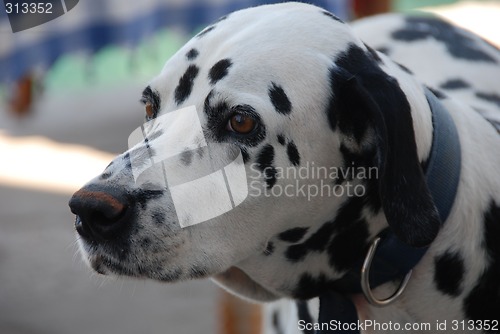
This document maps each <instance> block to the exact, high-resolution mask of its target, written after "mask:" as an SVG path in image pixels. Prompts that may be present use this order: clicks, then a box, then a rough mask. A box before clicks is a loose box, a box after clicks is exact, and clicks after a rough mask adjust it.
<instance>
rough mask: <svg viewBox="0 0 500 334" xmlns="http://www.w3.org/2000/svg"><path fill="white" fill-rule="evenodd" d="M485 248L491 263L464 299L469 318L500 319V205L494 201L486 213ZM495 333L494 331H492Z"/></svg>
mask: <svg viewBox="0 0 500 334" xmlns="http://www.w3.org/2000/svg"><path fill="white" fill-rule="evenodd" d="M483 237H484V241H483V244H484V248H485V250H486V253H487V254H488V257H487V258H488V260H489V265H488V266H487V267H486V270H485V271H484V272H483V273H482V274H481V276H480V277H479V279H478V281H477V283H476V286H475V287H474V288H473V289H472V291H471V292H470V293H469V295H468V296H467V298H466V299H465V301H464V309H465V314H466V316H467V318H469V319H472V320H487V319H488V320H498V319H500V242H498V240H500V206H499V205H498V204H496V203H494V202H493V201H492V202H491V204H490V206H489V208H488V211H487V212H486V213H485V214H484V235H483ZM491 333H493V332H491Z"/></svg>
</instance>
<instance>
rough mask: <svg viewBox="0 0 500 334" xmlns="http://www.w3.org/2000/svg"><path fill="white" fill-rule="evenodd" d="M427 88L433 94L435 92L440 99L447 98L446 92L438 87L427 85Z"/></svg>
mask: <svg viewBox="0 0 500 334" xmlns="http://www.w3.org/2000/svg"><path fill="white" fill-rule="evenodd" d="M427 89H429V90H430V91H431V92H432V94H434V95H435V96H436V97H437V98H438V99H440V100H443V99H445V98H446V94H445V93H443V92H442V91H440V90H438V89H436V88H432V87H427Z"/></svg>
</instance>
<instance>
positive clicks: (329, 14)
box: [321, 10, 344, 23]
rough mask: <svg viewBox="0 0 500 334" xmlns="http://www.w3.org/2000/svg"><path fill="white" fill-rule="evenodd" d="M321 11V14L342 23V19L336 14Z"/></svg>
mask: <svg viewBox="0 0 500 334" xmlns="http://www.w3.org/2000/svg"><path fill="white" fill-rule="evenodd" d="M321 13H323V15H326V16H328V17H329V18H331V19H333V20H335V21H337V22H340V23H344V21H342V20H341V19H340V18H339V17H338V16H337V15H334V14H332V13H330V12H328V11H326V10H324V11H322V12H321Z"/></svg>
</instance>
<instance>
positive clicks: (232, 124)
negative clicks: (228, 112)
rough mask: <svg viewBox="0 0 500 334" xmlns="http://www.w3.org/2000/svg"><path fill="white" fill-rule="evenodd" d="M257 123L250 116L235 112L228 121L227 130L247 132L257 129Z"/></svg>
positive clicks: (240, 132)
mask: <svg viewBox="0 0 500 334" xmlns="http://www.w3.org/2000/svg"><path fill="white" fill-rule="evenodd" d="M256 125H257V123H256V122H255V120H254V119H253V118H251V117H249V116H246V115H242V114H234V115H233V116H231V118H229V121H228V122H227V130H229V131H232V132H236V133H239V134H247V133H250V132H252V131H253V130H254V129H255V126H256Z"/></svg>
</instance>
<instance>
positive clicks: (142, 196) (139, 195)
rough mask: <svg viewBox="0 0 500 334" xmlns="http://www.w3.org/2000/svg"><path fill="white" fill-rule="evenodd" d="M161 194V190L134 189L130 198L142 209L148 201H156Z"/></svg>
mask: <svg viewBox="0 0 500 334" xmlns="http://www.w3.org/2000/svg"><path fill="white" fill-rule="evenodd" d="M163 194H164V191H163V190H149V189H136V190H134V192H133V195H132V197H133V199H134V200H135V201H136V202H137V203H139V204H140V205H141V207H142V208H143V209H144V208H145V207H146V205H147V203H148V202H149V201H150V200H153V199H157V198H159V197H161V196H163Z"/></svg>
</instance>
